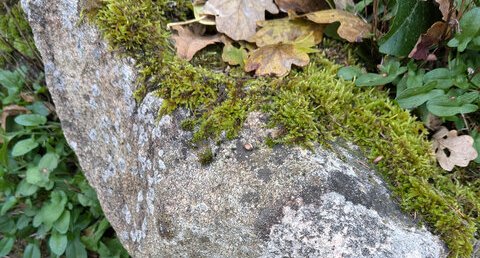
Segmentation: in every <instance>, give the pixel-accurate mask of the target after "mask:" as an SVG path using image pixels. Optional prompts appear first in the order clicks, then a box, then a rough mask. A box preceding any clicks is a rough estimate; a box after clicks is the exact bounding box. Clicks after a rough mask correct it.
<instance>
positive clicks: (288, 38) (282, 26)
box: [249, 18, 324, 47]
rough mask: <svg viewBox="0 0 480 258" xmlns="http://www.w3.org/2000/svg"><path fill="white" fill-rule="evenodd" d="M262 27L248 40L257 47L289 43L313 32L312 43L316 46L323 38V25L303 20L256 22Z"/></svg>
mask: <svg viewBox="0 0 480 258" xmlns="http://www.w3.org/2000/svg"><path fill="white" fill-rule="evenodd" d="M257 25H258V26H259V27H262V28H261V29H260V30H258V31H257V33H256V34H255V36H253V37H252V38H250V39H249V41H251V42H255V44H256V45H257V46H259V47H263V46H266V45H272V44H277V43H289V42H294V41H295V40H297V39H299V38H302V37H306V36H308V35H309V34H310V33H312V32H313V37H314V43H315V44H318V43H320V42H321V41H322V38H323V29H324V26H323V25H319V24H316V23H314V22H311V21H308V20H303V19H295V20H292V19H289V18H284V19H275V20H268V21H261V22H258V23H257Z"/></svg>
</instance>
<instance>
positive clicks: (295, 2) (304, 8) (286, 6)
mask: <svg viewBox="0 0 480 258" xmlns="http://www.w3.org/2000/svg"><path fill="white" fill-rule="evenodd" d="M275 3H276V4H277V5H278V7H279V8H280V10H281V11H283V12H286V13H287V12H289V11H294V12H298V13H311V12H315V11H319V10H324V9H328V7H329V6H328V4H327V2H326V1H324V0H275Z"/></svg>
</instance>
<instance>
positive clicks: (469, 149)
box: [433, 127, 478, 171]
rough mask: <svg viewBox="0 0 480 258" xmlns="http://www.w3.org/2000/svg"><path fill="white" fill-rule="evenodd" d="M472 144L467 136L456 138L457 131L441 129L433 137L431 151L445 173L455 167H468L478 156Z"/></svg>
mask: <svg viewBox="0 0 480 258" xmlns="http://www.w3.org/2000/svg"><path fill="white" fill-rule="evenodd" d="M473 142H474V140H473V138H472V137H471V136H469V135H461V136H458V135H457V131H455V130H451V131H448V129H447V128H445V127H442V128H441V129H440V130H439V131H438V132H437V133H435V134H434V135H433V149H434V150H435V155H436V157H437V160H438V163H439V164H440V166H441V167H442V168H443V169H445V170H447V171H452V169H453V168H454V167H455V166H459V167H466V166H468V163H469V162H470V161H472V160H474V159H476V158H477V156H478V153H477V151H476V150H475V148H474V147H473Z"/></svg>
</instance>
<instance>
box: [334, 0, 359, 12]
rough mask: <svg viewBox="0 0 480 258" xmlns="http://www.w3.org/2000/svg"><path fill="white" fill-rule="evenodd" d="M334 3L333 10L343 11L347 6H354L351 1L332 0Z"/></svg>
mask: <svg viewBox="0 0 480 258" xmlns="http://www.w3.org/2000/svg"><path fill="white" fill-rule="evenodd" d="M333 2H335V9H339V10H345V9H347V7H348V6H355V3H354V2H353V0H333Z"/></svg>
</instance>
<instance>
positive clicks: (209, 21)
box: [193, 3, 215, 25]
mask: <svg viewBox="0 0 480 258" xmlns="http://www.w3.org/2000/svg"><path fill="white" fill-rule="evenodd" d="M204 8H205V5H204V3H198V4H195V3H194V4H193V16H194V17H195V20H196V21H198V23H200V24H203V25H215V17H213V16H212V15H208V14H205V12H204V11H203V9H204Z"/></svg>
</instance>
